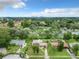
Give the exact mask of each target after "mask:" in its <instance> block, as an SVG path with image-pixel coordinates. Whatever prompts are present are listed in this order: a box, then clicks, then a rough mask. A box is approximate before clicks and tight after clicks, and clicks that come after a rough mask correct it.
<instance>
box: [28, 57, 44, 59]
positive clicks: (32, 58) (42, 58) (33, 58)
mask: <svg viewBox="0 0 79 59" xmlns="http://www.w3.org/2000/svg"><path fill="white" fill-rule="evenodd" d="M29 59H44V57H30V58H29Z"/></svg>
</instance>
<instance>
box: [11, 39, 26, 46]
mask: <svg viewBox="0 0 79 59" xmlns="http://www.w3.org/2000/svg"><path fill="white" fill-rule="evenodd" d="M10 44H16V45H20V46H23V45H24V44H25V40H11V42H10Z"/></svg>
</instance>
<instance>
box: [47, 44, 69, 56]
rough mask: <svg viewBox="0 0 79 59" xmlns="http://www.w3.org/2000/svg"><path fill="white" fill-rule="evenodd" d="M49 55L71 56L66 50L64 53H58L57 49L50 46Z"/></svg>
mask: <svg viewBox="0 0 79 59" xmlns="http://www.w3.org/2000/svg"><path fill="white" fill-rule="evenodd" d="M48 55H49V56H69V54H68V53H67V51H66V50H65V49H64V50H63V51H58V50H57V48H55V47H52V46H51V45H49V46H48Z"/></svg>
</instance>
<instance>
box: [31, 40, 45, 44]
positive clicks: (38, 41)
mask: <svg viewBox="0 0 79 59" xmlns="http://www.w3.org/2000/svg"><path fill="white" fill-rule="evenodd" d="M42 42H43V41H42V40H33V42H32V44H34V43H38V44H40V43H42Z"/></svg>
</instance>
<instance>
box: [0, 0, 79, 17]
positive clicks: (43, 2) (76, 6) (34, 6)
mask: <svg viewBox="0 0 79 59" xmlns="http://www.w3.org/2000/svg"><path fill="white" fill-rule="evenodd" d="M18 16H19V17H32V16H33V17H36V16H37V17H40V16H42V17H43V16H44V17H79V0H0V17H18Z"/></svg>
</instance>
